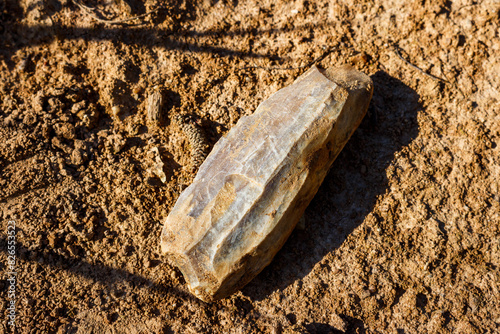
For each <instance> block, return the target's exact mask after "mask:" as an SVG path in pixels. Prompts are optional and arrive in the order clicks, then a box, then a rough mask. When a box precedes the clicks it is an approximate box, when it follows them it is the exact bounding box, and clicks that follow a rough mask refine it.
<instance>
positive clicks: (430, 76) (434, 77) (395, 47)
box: [394, 45, 450, 83]
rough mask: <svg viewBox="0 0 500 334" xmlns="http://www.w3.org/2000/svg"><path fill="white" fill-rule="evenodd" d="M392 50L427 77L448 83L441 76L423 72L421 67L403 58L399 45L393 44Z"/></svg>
mask: <svg viewBox="0 0 500 334" xmlns="http://www.w3.org/2000/svg"><path fill="white" fill-rule="evenodd" d="M394 52H395V53H396V55H397V56H398V57H399V59H401V60H402V61H404V62H405V63H406V64H407V65H409V66H411V67H413V68H414V69H416V70H417V71H419V72H421V73H422V74H424V75H426V76H428V77H429V78H432V79H434V80H439V81H441V82H446V83H450V82H449V81H448V80H445V79H443V78H440V77H437V76H435V75H432V74H430V73H427V72H425V71H424V70H423V69H421V68H420V67H418V66H415V65H413V64H412V63H410V62H409V61H408V60H406V59H404V58H403V56H401V53H399V47H398V46H397V45H394Z"/></svg>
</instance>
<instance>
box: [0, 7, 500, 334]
mask: <svg viewBox="0 0 500 334" xmlns="http://www.w3.org/2000/svg"><path fill="white" fill-rule="evenodd" d="M81 3H82V4H83V5H85V6H88V7H89V8H95V9H96V11H94V12H91V10H85V7H83V6H82V7H79V6H77V5H76V4H77V2H74V1H69V0H59V1H58V0H44V1H35V0H6V1H4V2H0V15H1V17H0V209H1V210H0V213H1V216H0V218H1V221H2V231H1V234H0V249H1V252H0V258H1V270H2V272H3V273H4V274H5V275H4V277H3V280H2V281H1V282H0V288H1V292H0V298H1V300H2V304H1V305H2V306H1V307H2V316H3V317H4V319H3V320H2V321H1V322H0V323H1V326H2V327H1V328H2V329H1V330H0V331H1V332H6V333H7V332H11V327H10V326H8V323H7V305H8V304H7V303H8V302H9V298H8V294H7V291H8V288H9V286H10V283H9V282H7V281H6V280H5V279H6V277H7V276H6V273H7V271H8V270H9V267H8V263H7V255H8V254H7V240H8V239H7V224H8V221H10V220H14V221H15V222H16V233H17V234H16V242H17V244H16V259H17V262H16V265H15V269H16V272H17V279H18V280H17V285H16V296H15V301H16V320H15V323H16V328H17V330H18V332H19V333H74V332H76V333H92V332H93V333H170V332H174V333H203V332H207V333H340V332H346V333H493V332H498V331H500V303H499V300H500V270H499V269H500V267H499V266H500V225H499V224H500V217H499V213H500V195H499V188H500V187H499V183H500V181H499V180H500V147H499V146H498V144H499V138H500V38H499V30H500V2H499V1H498V0H484V1H472V0H462V1H458V0H457V1H440V0H438V1H425V0H420V1H394V0H376V1H362V0H359V1H347V0H336V1H305V0H298V1H279V0H278V1H268V0H264V1H216V0H212V1H211V0H205V1H187V0H186V1H171V2H168V4H165V5H164V7H163V8H160V9H158V10H155V8H156V7H157V5H158V3H159V2H157V1H152V0H147V1H145V2H140V1H136V0H122V1H107V2H105V1H93V0H81ZM151 10H154V12H153V13H152V14H150V15H146V16H144V17H142V18H140V19H138V20H135V21H127V22H124V23H122V24H110V23H106V22H101V21H97V20H96V19H94V18H93V16H96V17H101V18H102V19H113V20H116V19H126V18H129V17H132V16H135V15H141V14H143V13H147V12H148V11H151ZM397 50H399V51H397ZM398 53H399V55H398ZM400 56H401V57H402V58H404V59H406V60H407V61H408V62H409V63H411V64H413V65H415V66H418V67H419V68H420V69H422V70H423V71H425V72H426V73H428V74H431V75H433V76H435V77H439V78H441V79H443V80H438V79H436V78H435V77H430V76H428V75H425V74H423V73H422V72H420V71H418V70H416V69H415V68H413V67H411V66H410V65H409V64H408V63H405V62H404V61H403V60H402V59H401V57H400ZM315 59H319V61H318V62H317V64H318V65H320V66H322V67H330V66H338V65H341V64H344V63H351V64H353V65H354V66H355V67H356V68H357V69H359V70H361V71H363V72H364V73H366V74H368V75H370V76H371V78H372V79H373V81H374V87H375V91H374V96H373V100H372V102H371V105H370V109H369V112H368V115H367V117H365V119H364V121H363V123H362V124H361V126H360V128H359V129H358V130H357V131H356V132H355V134H354V136H353V137H352V138H351V140H350V141H349V143H348V144H347V146H346V147H345V149H344V151H343V152H342V153H341V155H340V156H339V158H338V159H337V160H336V162H335V163H334V165H333V168H332V170H331V171H330V173H329V175H328V176H327V178H326V180H325V182H324V184H323V186H322V187H321V189H320V190H319V192H318V194H317V195H316V197H315V199H314V200H313V202H312V203H311V205H310V207H309V208H308V210H307V211H306V214H305V219H304V223H303V224H301V225H300V227H299V228H297V229H296V230H295V231H294V233H293V234H292V236H291V237H290V239H289V240H288V241H287V243H286V244H285V246H284V248H283V249H282V250H281V251H280V252H279V253H278V255H277V256H276V258H275V260H274V261H273V262H272V264H271V265H270V266H269V267H268V268H266V269H265V270H264V271H263V272H262V273H261V274H260V275H259V276H258V277H257V278H256V279H254V280H253V281H252V282H251V283H250V284H249V285H248V286H247V287H245V288H244V289H243V290H242V291H241V292H238V293H237V294H235V295H233V296H232V297H230V298H227V299H225V300H221V301H219V302H215V303H213V304H205V303H203V302H201V301H199V300H197V299H195V298H194V297H192V296H191V295H190V294H189V293H188V292H187V287H186V284H185V282H184V280H183V278H182V275H181V273H180V272H179V271H178V270H177V269H176V268H175V267H173V266H172V265H171V264H169V262H168V260H167V259H165V258H164V257H163V256H162V255H161V254H160V250H159V236H160V230H161V226H162V222H163V220H164V219H165V218H166V216H167V214H168V213H169V211H170V210H171V208H172V206H173V204H174V202H175V200H176V198H177V197H178V195H179V193H180V191H181V190H182V189H183V188H185V187H186V185H188V184H189V183H190V182H191V180H192V179H193V176H194V174H195V172H196V168H197V164H193V161H194V160H196V159H194V158H198V157H197V156H196V155H197V154H198V153H199V150H198V151H197V148H196V147H194V146H196V145H198V144H193V141H192V140H190V137H189V135H187V134H186V133H185V132H186V131H183V129H185V128H186V127H185V126H183V125H179V124H178V123H176V122H175V121H174V120H175V119H176V118H178V116H176V115H186V116H185V117H184V118H183V119H184V120H185V121H186V122H187V123H189V124H196V126H198V127H199V128H201V130H202V132H203V134H204V136H205V137H206V139H204V140H202V142H201V144H200V145H203V144H207V145H208V146H209V147H210V146H212V145H213V144H214V143H215V142H216V141H217V139H218V138H219V137H220V136H222V135H223V134H224V133H226V132H227V131H228V129H230V128H231V127H232V126H233V125H234V124H235V123H236V122H237V120H238V119H239V118H240V117H241V116H243V115H247V114H251V113H252V112H253V111H254V110H255V108H256V107H257V105H258V104H259V103H260V102H261V101H263V100H264V99H265V98H267V97H268V96H269V95H270V94H271V93H273V92H275V91H276V90H278V89H279V88H281V87H284V86H285V85H288V84H290V83H291V82H293V80H294V79H295V78H296V77H297V76H298V75H299V74H301V73H302V72H303V71H305V70H306V69H307V68H308V66H309V65H310V63H311V62H312V61H313V60H315ZM290 68H291V69H290ZM154 90H157V91H160V92H161V93H162V94H163V104H162V114H161V115H162V118H161V120H160V122H156V123H155V122H151V121H148V120H147V101H148V96H149V95H150V94H151V93H152V92H153V91H154ZM155 147H156V148H158V152H159V154H160V157H161V160H162V161H163V162H164V163H165V165H164V168H163V170H164V172H165V175H166V181H165V183H162V181H161V180H160V179H159V177H158V176H157V175H156V174H155V173H154V168H153V167H152V166H154V165H155V164H156V163H157V162H158V160H157V157H156V156H155V154H154V151H151V150H152V149H153V148H155Z"/></svg>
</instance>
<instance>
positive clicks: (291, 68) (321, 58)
mask: <svg viewBox="0 0 500 334" xmlns="http://www.w3.org/2000/svg"><path fill="white" fill-rule="evenodd" d="M334 49H335V48H333V47H331V48H329V49H328V50H327V51H326V52H325V53H323V54H322V55H321V56H319V57H318V58H316V59H313V60H312V61H310V62H309V63H307V64H306V65H302V66H298V67H279V66H274V67H265V66H245V67H241V68H239V69H240V70H247V69H250V68H258V69H263V70H268V71H269V70H279V71H290V70H300V69H303V68H309V67H311V66H313V65H314V64H316V63H318V62H320V61H322V60H323V59H325V58H326V56H328V55H329V54H330V53H332V52H333V50H334Z"/></svg>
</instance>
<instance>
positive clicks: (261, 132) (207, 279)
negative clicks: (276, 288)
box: [161, 66, 373, 302]
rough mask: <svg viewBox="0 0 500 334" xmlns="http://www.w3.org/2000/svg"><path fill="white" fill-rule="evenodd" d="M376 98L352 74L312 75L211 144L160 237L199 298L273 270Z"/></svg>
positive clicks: (361, 77)
mask: <svg viewBox="0 0 500 334" xmlns="http://www.w3.org/2000/svg"><path fill="white" fill-rule="evenodd" d="M372 93H373V83H372V80H371V79H370V78H369V77H368V76H366V75H365V74H363V73H360V72H358V71H356V70H354V69H353V68H351V67H350V66H343V67H340V68H337V69H328V70H325V71H322V70H319V69H318V68H317V67H316V66H313V67H312V68H311V69H310V70H309V71H307V72H306V73H304V74H303V75H301V76H300V77H299V78H297V79H296V80H295V82H294V83H293V84H292V85H290V86H288V87H285V88H283V89H281V90H279V91H277V92H276V93H274V94H273V95H271V97H269V98H268V99H267V100H266V101H264V102H262V103H261V104H260V105H259V107H258V108H257V110H256V111H255V113H254V114H253V115H251V116H244V117H242V118H241V119H240V120H239V121H238V123H237V124H236V125H235V126H234V127H233V128H232V129H231V130H230V131H229V132H228V133H227V135H226V136H225V137H222V138H221V139H220V140H219V141H218V142H217V143H216V144H215V146H214V148H213V150H212V152H211V153H210V154H209V155H208V157H207V158H206V160H205V161H204V162H203V164H202V165H201V166H200V169H199V171H198V174H197V175H196V177H195V179H194V181H193V183H192V184H191V185H190V186H189V187H187V188H186V189H185V190H184V191H183V192H182V194H181V195H180V196H179V198H178V200H177V202H176V204H175V206H174V208H173V209H172V211H171V212H170V214H169V215H168V217H167V219H166V221H165V225H164V227H163V231H162V234H161V248H162V251H163V252H164V253H166V254H168V255H169V256H170V257H171V258H172V259H173V261H174V263H175V264H176V265H177V266H178V267H179V268H180V270H181V271H182V273H183V275H184V278H185V279H186V282H187V283H188V285H189V289H190V291H191V292H192V293H193V294H194V295H195V296H197V297H198V298H199V299H201V300H203V301H206V302H211V301H214V300H217V299H220V298H224V297H227V296H229V295H231V294H232V293H234V292H236V291H237V290H239V289H240V288H242V287H243V286H244V285H245V284H247V283H248V282H250V281H251V280H252V279H253V278H254V277H255V276H256V275H257V274H258V273H259V272H260V271H261V270H262V269H263V268H264V267H266V266H267V265H268V264H269V263H270V262H271V260H272V259H273V257H274V256H275V255H276V253H277V252H278V251H279V249H280V248H281V247H282V246H283V244H284V243H285V241H286V240H287V238H288V237H289V235H290V233H291V232H292V230H293V229H294V227H295V225H296V224H297V222H298V221H299V219H300V218H301V216H302V215H303V213H304V211H305V209H306V207H307V205H308V204H309V202H310V201H311V199H312V198H313V197H314V195H315V194H316V192H317V191H318V188H319V186H320V185H321V183H322V182H323V179H324V178H325V176H326V174H327V172H328V170H329V168H330V166H331V165H332V163H333V161H334V160H335V158H336V157H337V155H338V154H339V153H340V151H341V150H342V148H343V147H344V145H345V143H346V142H347V141H348V140H349V138H350V136H351V135H352V133H353V132H354V130H355V129H356V128H357V127H358V125H359V124H360V123H361V120H362V119H363V116H364V115H365V113H366V110H367V109H368V105H369V103H370V99H371V97H372Z"/></svg>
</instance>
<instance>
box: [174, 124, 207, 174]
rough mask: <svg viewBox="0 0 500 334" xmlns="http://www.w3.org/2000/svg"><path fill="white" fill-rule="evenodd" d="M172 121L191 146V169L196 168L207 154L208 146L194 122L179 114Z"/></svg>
mask: <svg viewBox="0 0 500 334" xmlns="http://www.w3.org/2000/svg"><path fill="white" fill-rule="evenodd" d="M174 121H175V123H177V125H178V126H179V127H180V128H181V130H182V132H184V134H185V135H186V136H187V139H188V142H189V145H190V146H191V167H192V168H198V167H199V166H201V164H202V163H203V161H205V158H206V157H207V154H208V144H207V141H206V139H205V136H204V135H203V132H202V130H201V128H200V127H199V126H198V124H196V123H195V122H194V121H192V120H190V119H189V118H187V117H186V116H181V115H179V114H176V115H175V116H174Z"/></svg>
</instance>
